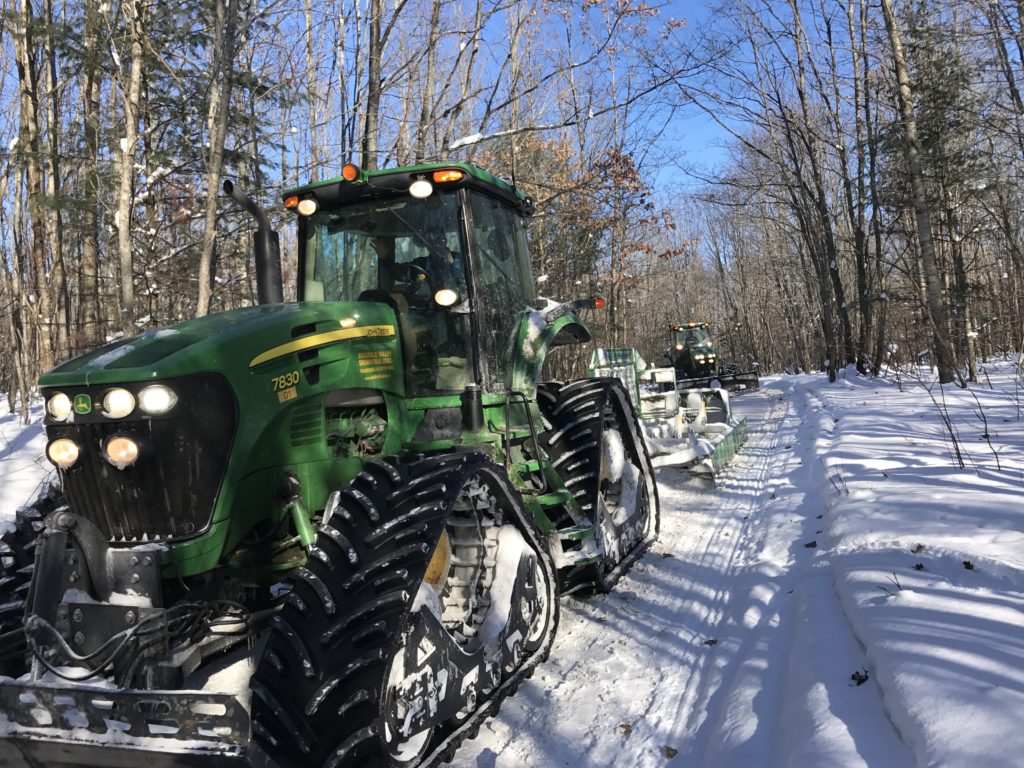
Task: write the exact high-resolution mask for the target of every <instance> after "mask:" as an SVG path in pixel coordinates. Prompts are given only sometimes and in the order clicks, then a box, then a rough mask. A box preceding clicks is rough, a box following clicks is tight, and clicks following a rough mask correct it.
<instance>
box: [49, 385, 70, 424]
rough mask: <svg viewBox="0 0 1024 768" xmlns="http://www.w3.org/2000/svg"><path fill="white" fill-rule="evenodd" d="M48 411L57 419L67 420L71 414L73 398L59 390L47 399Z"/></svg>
mask: <svg viewBox="0 0 1024 768" xmlns="http://www.w3.org/2000/svg"><path fill="white" fill-rule="evenodd" d="M46 411H47V413H49V414H50V415H51V416H52V417H53V418H55V419H56V420H57V421H67V420H68V417H69V416H70V415H71V398H70V397H68V396H67V395H65V394H64V393H63V392H58V393H57V394H55V395H54V396H53V397H51V398H50V399H49V400H47V401H46Z"/></svg>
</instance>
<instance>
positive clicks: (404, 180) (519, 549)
mask: <svg viewBox="0 0 1024 768" xmlns="http://www.w3.org/2000/svg"><path fill="white" fill-rule="evenodd" d="M225 189H226V191H227V192H228V193H229V194H231V195H232V197H233V198H234V199H235V200H236V201H237V202H238V203H239V204H240V205H242V206H244V207H245V208H247V209H248V210H249V211H250V212H251V213H252V214H253V215H254V216H255V218H256V219H257V222H258V227H257V229H256V232H255V235H254V241H255V242H254V250H255V257H256V270H257V290H258V296H259V304H258V305H256V306H252V307H248V308H242V309H237V310H232V311H227V312H223V313H219V314H213V315H210V316H207V317H202V318H197V319H194V320H189V321H186V322H183V323H180V324H178V325H176V326H173V327H171V328H167V329H164V330H157V331H149V332H146V333H143V334H141V335H139V336H136V337H135V338H131V339H122V340H118V341H115V342H114V343H112V344H109V345H107V346H105V347H103V348H100V349H98V350H96V351H95V352H93V353H90V354H87V355H85V356H83V357H79V358H76V359H73V360H70V361H68V362H65V363H63V364H62V365H60V366H58V367H57V368H56V369H54V370H53V371H51V372H49V373H47V374H45V375H44V376H43V377H42V378H41V380H40V387H41V391H42V394H43V396H44V398H45V401H46V416H45V430H46V435H47V449H46V452H47V456H48V457H49V459H50V461H51V462H52V463H53V464H54V465H55V466H56V468H57V470H56V471H57V476H58V482H57V483H56V484H54V485H52V486H50V487H49V488H48V489H47V490H46V491H45V492H44V493H43V494H41V495H40V497H39V499H38V500H36V502H35V503H33V504H30V505H28V506H26V507H24V508H22V509H21V510H18V513H17V518H16V520H15V523H14V526H13V527H8V528H6V529H5V530H4V531H3V534H2V537H0V765H19V766H21V765H31V766H37V765H47V766H50V765H58V764H63V765H74V766H126V765H133V766H134V765H141V764H146V765H148V766H153V767H154V768H155V767H156V766H159V765H174V766H183V765H197V766H210V765H220V764H225V765H246V764H251V765H276V766H282V768H311V767H313V766H330V768H374V767H376V768H413V767H414V766H432V765H436V764H438V763H440V762H441V761H444V760H446V759H450V757H451V756H452V754H453V753H454V751H455V750H456V749H457V747H458V746H459V744H460V743H461V742H462V741H463V740H464V739H466V738H467V737H472V736H473V735H474V734H475V733H476V731H477V730H478V729H479V727H480V724H481V722H482V721H483V720H484V719H485V718H486V717H487V716H488V715H490V714H493V713H494V712H496V711H497V708H498V707H499V706H500V703H501V701H502V699H503V698H505V697H506V696H508V695H510V694H512V693H513V692H515V690H516V688H517V687H518V686H519V685H520V683H521V682H522V681H523V679H524V678H526V677H529V676H530V675H531V674H532V673H533V671H534V670H535V668H536V667H537V665H538V664H540V663H541V662H542V661H543V659H544V658H546V656H547V654H548V652H549V650H550V648H551V644H552V641H553V638H554V634H555V630H556V625H557V621H558V596H559V594H560V593H564V592H566V591H568V590H576V589H587V590H591V589H598V590H604V589H607V588H609V587H610V586H611V585H612V584H614V582H615V581H616V579H617V578H618V577H619V575H621V573H622V572H623V571H624V570H625V569H626V568H628V567H629V565H630V564H631V563H632V562H633V561H634V560H635V559H636V558H637V557H638V556H639V555H640V554H641V553H642V552H643V551H644V549H645V548H646V546H647V545H648V543H649V542H650V541H651V540H652V539H653V537H654V536H656V534H657V528H658V504H657V490H656V485H655V482H654V478H653V472H652V469H651V462H650V459H649V456H648V454H647V451H646V448H645V445H644V440H643V437H642V436H641V431H640V427H639V425H638V422H637V418H636V416H635V414H634V411H633V409H632V407H631V405H630V400H629V397H628V395H627V393H626V392H625V390H624V389H623V387H622V386H621V384H620V383H619V382H618V381H617V380H612V379H583V380H579V381H570V382H544V381H541V380H540V377H541V372H542V370H543V365H544V359H545V356H546V355H547V353H548V351H549V350H550V349H551V348H552V347H555V346H558V345H564V344H579V343H584V342H587V341H588V340H589V339H590V333H589V331H588V330H587V327H586V325H585V324H584V322H583V321H582V320H581V318H580V314H581V312H582V310H584V309H588V308H593V307H594V306H595V305H596V304H597V301H596V300H594V299H582V300H577V301H570V302H567V303H563V304H557V305H555V304H552V303H550V302H546V301H545V302H543V303H540V302H538V300H537V298H536V296H535V293H534V283H533V278H532V274H531V270H530V260H529V256H528V252H527V240H526V226H525V220H526V218H527V217H528V216H530V215H531V213H532V212H533V207H534V206H533V203H532V201H531V200H530V199H529V198H527V197H525V196H524V195H523V194H522V193H521V192H519V191H518V190H517V189H515V188H514V187H513V186H511V185H509V184H507V183H506V182H504V181H502V180H500V179H498V178H496V177H494V176H492V175H490V174H488V173H486V172H484V171H482V170H481V169H479V168H476V167H474V166H471V165H466V164H433V165H422V166H415V167H404V168H394V169H386V170H375V171H363V170H361V169H359V168H358V167H356V166H354V165H347V166H345V168H344V170H343V173H342V176H341V177H339V178H336V179H331V180H328V181H323V182H319V183H315V184H310V185H307V186H303V187H300V188H297V189H293V190H289V191H288V192H286V193H285V195H284V206H285V208H286V209H288V210H289V211H291V212H292V213H293V214H294V217H295V222H296V224H297V237H298V284H297V287H296V290H297V295H298V301H297V302H294V303H284V302H283V301H282V296H283V290H282V283H281V269H280V258H279V255H278V248H277V235H276V233H274V232H273V230H272V229H271V226H270V224H269V221H268V218H267V216H266V214H265V212H263V211H262V210H261V209H260V208H259V206H257V205H256V204H255V203H254V202H253V201H252V200H251V199H249V198H247V197H246V196H245V195H244V194H242V193H241V192H240V191H238V190H235V189H233V188H232V187H231V185H230V184H227V185H226V187H225ZM19 761H21V762H19Z"/></svg>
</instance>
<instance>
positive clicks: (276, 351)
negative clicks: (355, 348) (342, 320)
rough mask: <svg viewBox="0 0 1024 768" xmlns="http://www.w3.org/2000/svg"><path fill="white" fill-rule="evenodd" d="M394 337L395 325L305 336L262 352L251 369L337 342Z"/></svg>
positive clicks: (362, 327)
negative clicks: (295, 353) (372, 337)
mask: <svg viewBox="0 0 1024 768" xmlns="http://www.w3.org/2000/svg"><path fill="white" fill-rule="evenodd" d="M394 335H395V326H393V325H363V326H360V327H358V328H341V329H340V330H337V331H326V332H325V333H317V334H315V335H313V336H303V337H302V338H301V339H295V340H294V341H289V342H288V343H287V344H281V345H279V346H276V347H272V348H271V349H268V350H267V351H266V352H261V353H260V354H258V355H256V357H254V358H253V359H252V361H251V362H250V363H249V367H250V368H255V367H256V366H257V365H262V364H263V363H266V362H268V361H270V360H276V359H277V358H279V357H284V356H285V355H290V354H292V353H293V352H301V351H302V350H304V349H313V348H314V347H322V346H324V345H325V344H333V343H334V342H336V341H346V340H348V339H363V338H366V337H370V336H380V337H385V336H394Z"/></svg>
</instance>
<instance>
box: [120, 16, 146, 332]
mask: <svg viewBox="0 0 1024 768" xmlns="http://www.w3.org/2000/svg"><path fill="white" fill-rule="evenodd" d="M124 12H125V14H126V16H127V22H128V33H129V39H130V42H129V49H130V54H129V55H130V59H129V63H128V82H127V83H125V82H124V81H123V80H122V81H121V82H120V83H119V85H120V90H121V100H122V102H123V108H124V126H125V127H124V136H123V137H122V138H121V142H120V151H119V152H118V153H117V160H116V163H115V165H116V175H117V210H116V212H115V214H114V226H115V227H116V228H117V253H118V262H119V265H120V267H121V332H122V333H123V334H124V335H125V336H126V337H127V336H132V335H134V333H135V273H134V270H135V259H134V258H133V254H132V209H133V208H134V207H135V186H134V181H135V152H136V149H137V147H138V142H139V102H140V99H141V95H142V67H143V57H142V40H143V36H144V33H145V21H144V19H143V16H142V12H143V4H142V2H141V0H128V2H126V3H125V5H124Z"/></svg>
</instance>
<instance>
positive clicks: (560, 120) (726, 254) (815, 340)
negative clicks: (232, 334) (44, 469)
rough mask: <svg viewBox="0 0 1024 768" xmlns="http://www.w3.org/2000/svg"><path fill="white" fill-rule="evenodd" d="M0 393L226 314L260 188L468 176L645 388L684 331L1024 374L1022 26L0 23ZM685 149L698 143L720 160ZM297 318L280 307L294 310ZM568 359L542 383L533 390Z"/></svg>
mask: <svg viewBox="0 0 1024 768" xmlns="http://www.w3.org/2000/svg"><path fill="white" fill-rule="evenodd" d="M3 10H4V12H3V16H2V21H0V46H2V49H3V54H2V62H3V64H2V66H3V70H2V78H0V249H2V254H3V258H2V259H0V263H2V265H3V269H2V271H0V307H2V309H3V311H2V318H0V392H6V393H7V398H8V404H9V405H10V406H11V408H12V410H14V409H20V410H21V412H22V414H23V417H25V418H27V412H28V411H27V409H28V404H29V401H30V399H31V397H32V396H33V392H34V387H35V380H36V378H37V377H38V375H39V374H40V373H41V372H43V371H45V370H47V369H48V368H50V367H52V366H53V365H54V364H55V363H56V362H59V361H61V360H64V359H67V358H69V357H72V356H74V355H77V354H80V353H82V352H85V351H88V350H91V349H94V348H97V347H99V346H101V345H103V344H105V343H107V342H109V341H112V340H114V339H119V338H122V337H126V336H132V335H135V334H138V333H141V332H145V331H147V330H151V329H154V328H160V327H164V326H167V325H169V324H173V323H175V322H177V321H179V320H183V319H186V318H191V317H194V316H198V315H205V314H207V313H211V312H218V311H222V310H226V309H231V308H235V307H240V306H246V305H249V304H252V303H254V302H255V296H256V289H255V275H254V267H253V263H252V254H251V238H250V233H251V231H252V229H253V223H252V221H251V219H250V218H249V217H248V216H247V215H246V214H245V213H244V212H242V211H240V210H239V209H238V208H237V206H236V205H235V204H234V203H233V202H232V201H231V199H230V198H228V197H227V196H225V195H224V194H222V193H220V192H219V190H220V189H221V185H222V183H223V181H224V180H225V179H231V180H232V181H234V182H235V184H236V185H237V186H238V187H239V188H241V189H244V190H246V192H247V193H249V194H251V195H253V196H254V197H255V198H256V199H257V200H259V202H260V203H261V204H262V205H264V206H266V207H267V208H268V210H269V211H270V212H271V216H272V218H273V219H274V221H275V222H276V225H277V226H278V229H279V230H280V232H281V239H282V255H283V262H284V267H285V284H286V299H288V298H289V296H288V294H287V286H288V283H289V281H290V282H292V283H294V277H295V251H296V243H295V238H294V235H293V234H292V233H291V231H290V227H291V224H290V217H289V215H288V214H286V213H285V211H284V210H283V208H282V207H281V205H280V202H281V192H282V191H283V190H284V189H286V188H288V187H289V186H294V185H297V184H300V183H305V182H307V181H313V180H318V179H327V178H331V177H334V176H337V175H339V173H340V171H341V167H342V166H343V165H344V164H345V163H347V162H356V163H358V164H359V165H360V166H361V167H363V168H366V169H372V168H379V167H388V166H394V165H409V164H415V163H420V162H427V161H442V162H447V161H465V162H471V163H475V164H478V165H480V166H482V167H484V168H487V169H488V170H490V171H492V172H494V173H497V174H499V175H502V176H504V177H506V178H508V179H510V180H512V181H513V182H514V184H515V185H516V186H518V187H519V188H521V189H522V190H523V191H524V192H526V193H527V194H529V195H531V196H532V197H533V198H534V199H535V200H536V201H537V213H536V215H535V216H534V217H533V218H532V219H531V221H530V224H529V226H530V237H531V249H532V259H533V268H534V275H535V277H536V280H537V283H538V290H539V292H541V293H542V294H543V295H545V296H548V297H551V298H554V299H557V300H568V299H571V298H576V297H580V296H589V295H601V296H603V297H605V299H606V301H607V309H606V310H605V311H604V312H602V313H596V314H594V315H592V316H591V317H590V321H591V322H592V323H593V326H594V328H595V330H596V334H595V335H596V337H597V340H598V342H599V343H601V344H603V345H605V346H635V347H637V348H639V349H640V351H641V353H642V354H643V355H644V356H645V357H646V358H647V359H648V360H650V361H652V362H660V360H661V355H662V353H663V352H664V348H665V346H666V344H667V329H668V326H669V325H670V324H672V323H677V322H686V321H709V322H711V323H712V328H713V331H714V333H715V335H716V339H717V343H718V345H719V346H720V347H721V350H722V351H721V355H722V357H723V358H726V359H730V360H732V361H735V362H736V363H738V364H739V365H741V366H744V367H745V366H748V365H751V364H755V363H756V364H757V365H758V366H759V367H760V369H761V370H762V371H764V372H780V371H788V372H796V371H819V370H820V371H827V372H828V374H829V377H830V378H834V377H835V375H836V371H837V370H841V369H843V368H845V367H847V366H850V365H855V366H857V368H858V370H860V371H861V372H862V373H867V374H870V373H877V372H880V371H882V370H892V369H894V368H896V367H898V366H908V365H911V364H913V365H915V366H917V365H920V364H923V365H927V366H931V367H932V369H933V370H934V372H935V374H936V375H937V377H938V379H939V381H941V382H943V383H948V382H957V383H961V384H965V385H966V384H968V383H969V382H971V381H974V380H977V377H978V372H977V363H978V361H979V360H982V359H984V358H987V357H991V356H997V355H1007V354H1010V353H1012V352H1019V351H1020V350H1021V349H1022V347H1024V321H1022V319H1021V317H1022V312H1021V304H1022V302H1024V240H1022V238H1024V231H1022V216H1024V199H1022V197H1024V196H1022V191H1021V189H1022V181H1024V98H1022V95H1021V89H1022V80H1024V0H1002V2H999V1H998V0H721V2H718V3H716V4H715V5H714V6H713V7H707V8H704V7H693V6H690V5H689V4H683V3H677V4H660V3H646V2H642V1H640V2H638V1H637V0H524V1H523V2H515V1H514V0H389V1H388V2H385V0H318V1H317V2H313V0H284V1H283V2H281V1H278V2H266V0H214V1H213V2H210V1H206V0H204V1H203V2H187V1H177V2H172V1H163V0H161V1H159V2H157V1H156V0H6V2H5V3H4V8H3ZM684 120H703V121H705V122H707V123H709V124H712V125H713V126H714V127H715V130H716V131H717V133H718V134H719V135H720V136H721V137H722V140H721V141H722V145H723V155H722V156H723V157H724V158H725V159H724V160H723V161H722V162H716V163H710V164H709V163H706V162H704V161H703V159H702V157H701V156H700V153H699V152H694V151H693V148H692V147H690V146H688V141H687V136H686V133H685V129H684V127H683V126H684V122H683V121H684ZM293 297H294V288H292V298H293ZM586 354H587V351H583V352H581V353H578V355H580V356H577V357H572V356H564V357H561V358H555V359H553V360H552V363H551V365H552V368H553V369H554V373H555V374H556V375H558V374H560V373H564V372H568V371H571V370H572V369H576V370H578V369H579V368H580V367H581V366H583V365H585V355H586Z"/></svg>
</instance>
